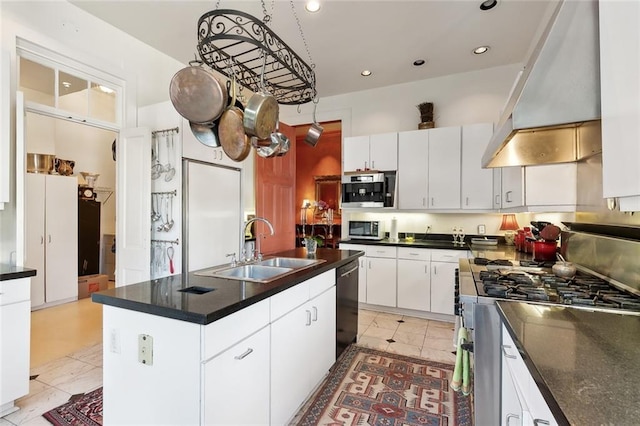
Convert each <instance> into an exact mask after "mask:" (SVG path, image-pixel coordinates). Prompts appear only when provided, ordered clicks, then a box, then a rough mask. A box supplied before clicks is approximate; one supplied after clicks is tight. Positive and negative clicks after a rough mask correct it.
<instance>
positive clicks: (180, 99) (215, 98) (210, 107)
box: [169, 61, 229, 124]
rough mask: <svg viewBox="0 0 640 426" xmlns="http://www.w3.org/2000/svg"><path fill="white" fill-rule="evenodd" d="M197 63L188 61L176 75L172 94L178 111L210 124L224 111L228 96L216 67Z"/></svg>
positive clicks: (191, 118) (171, 96)
mask: <svg viewBox="0 0 640 426" xmlns="http://www.w3.org/2000/svg"><path fill="white" fill-rule="evenodd" d="M198 64H199V62H197V61H192V62H189V66H188V67H186V68H183V69H181V70H180V71H178V72H177V73H176V74H175V75H174V76H173V78H172V79H171V83H170V85H169V97H170V98H171V103H173V106H174V108H175V109H176V111H178V113H179V114H180V115H181V116H183V117H184V118H186V119H187V120H189V121H190V122H193V123H198V124H211V123H213V122H214V121H215V120H217V119H218V117H220V115H222V112H223V111H224V109H225V107H226V105H227V102H228V100H229V99H228V96H227V91H226V90H225V88H224V87H222V85H221V84H220V82H219V81H218V79H217V78H216V77H215V74H214V72H213V70H211V69H209V68H207V67H206V66H203V65H198Z"/></svg>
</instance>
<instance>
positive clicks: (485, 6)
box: [480, 0, 498, 10]
mask: <svg viewBox="0 0 640 426" xmlns="http://www.w3.org/2000/svg"><path fill="white" fill-rule="evenodd" d="M497 4H498V0H485V1H483V2H482V3H480V10H489V9H493V8H494V7H496V5H497Z"/></svg>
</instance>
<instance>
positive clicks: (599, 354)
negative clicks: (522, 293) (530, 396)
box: [497, 301, 640, 425]
mask: <svg viewBox="0 0 640 426" xmlns="http://www.w3.org/2000/svg"><path fill="white" fill-rule="evenodd" d="M497 306H498V313H499V315H500V317H501V319H502V321H503V324H504V326H505V328H506V330H507V332H508V333H509V335H510V337H511V338H512V339H513V341H514V343H515V345H516V347H517V351H518V352H519V353H520V355H521V357H522V359H523V360H524V363H525V365H526V367H527V370H528V372H529V373H530V375H531V377H532V379H533V381H534V382H535V385H537V387H538V389H539V390H540V393H541V394H542V396H543V397H544V401H545V402H546V404H547V405H548V408H549V409H550V410H551V413H552V414H553V416H554V418H555V420H556V422H557V423H558V424H571V425H588V424H593V425H603V424H615V425H625V424H637V422H638V419H640V405H639V404H638V387H637V385H638V383H640V370H638V368H636V367H637V365H638V362H639V361H640V337H639V336H640V316H637V315H632V314H615V313H608V312H598V311H589V310H583V309H575V308H571V307H563V306H549V305H543V304H532V303H524V302H507V301H499V302H497Z"/></svg>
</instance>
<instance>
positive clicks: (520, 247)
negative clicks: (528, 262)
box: [515, 229, 524, 251]
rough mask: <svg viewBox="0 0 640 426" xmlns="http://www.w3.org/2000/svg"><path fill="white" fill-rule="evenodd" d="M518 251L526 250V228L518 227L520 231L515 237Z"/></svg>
mask: <svg viewBox="0 0 640 426" xmlns="http://www.w3.org/2000/svg"><path fill="white" fill-rule="evenodd" d="M515 244H516V251H524V230H523V229H518V233H517V234H516V238H515Z"/></svg>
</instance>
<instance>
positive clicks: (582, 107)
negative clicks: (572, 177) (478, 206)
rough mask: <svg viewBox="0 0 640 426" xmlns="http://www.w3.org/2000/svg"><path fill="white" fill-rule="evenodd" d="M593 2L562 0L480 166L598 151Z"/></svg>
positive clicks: (567, 158) (596, 37) (596, 34)
mask: <svg viewBox="0 0 640 426" xmlns="http://www.w3.org/2000/svg"><path fill="white" fill-rule="evenodd" d="M599 48H600V46H599V32H598V2H597V1H595V0H565V1H561V2H560V3H558V4H557V7H556V9H555V10H554V11H553V14H552V16H551V19H550V20H549V24H548V26H547V28H546V29H545V31H544V32H543V35H542V36H541V37H540V41H539V42H538V44H537V46H536V48H535V49H534V50H533V53H532V54H531V57H530V59H529V61H528V63H527V65H526V66H525V68H524V69H523V71H522V72H521V74H520V77H519V80H518V81H517V82H516V84H515V85H514V88H513V89H512V91H511V95H510V96H509V100H508V101H507V104H506V106H505V109H504V112H503V114H502V117H501V119H500V121H499V122H498V125H497V127H496V130H495V132H494V134H493V137H492V139H491V141H490V142H489V146H488V147H487V150H486V151H485V153H484V156H483V157H482V166H483V167H507V166H527V165H537V164H550V163H566V162H573V161H578V160H580V159H583V158H587V157H589V156H591V155H594V154H597V153H598V152H601V151H602V139H601V133H600V54H599Z"/></svg>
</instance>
